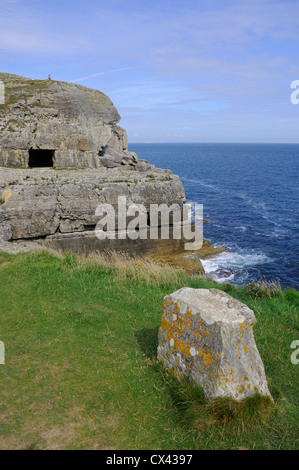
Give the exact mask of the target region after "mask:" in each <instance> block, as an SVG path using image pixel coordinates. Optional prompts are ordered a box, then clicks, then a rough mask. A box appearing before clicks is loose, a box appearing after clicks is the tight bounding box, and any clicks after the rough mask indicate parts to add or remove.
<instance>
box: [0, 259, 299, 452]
mask: <svg viewBox="0 0 299 470" xmlns="http://www.w3.org/2000/svg"><path fill="white" fill-rule="evenodd" d="M146 270H147V267H146V266H144V265H142V264H141V263H139V266H138V265H137V271H136V269H135V274H136V272H137V274H136V275H135V276H133V274H132V273H131V275H126V274H125V273H124V272H123V273H121V274H117V273H114V272H113V270H111V269H110V270H109V269H107V268H105V267H99V266H96V265H95V264H86V263H85V264H84V263H83V264H82V263H78V262H77V261H76V259H75V258H74V257H73V256H69V255H68V256H66V257H64V258H63V259H60V258H57V257H54V256H52V255H49V254H47V253H42V254H33V253H31V254H24V255H18V256H15V257H13V256H10V255H4V254H0V284H1V286H0V312H1V322H0V340H2V341H4V343H5V346H6V364H5V365H2V366H0V376H1V380H0V384H1V385H0V387H1V389H0V448H1V449H5V448H10V449H11V448H18V449H20V448H26V449H31V448H37V449H50V448H51V449H55V448H57V449H80V448H88V449H168V450H169V449H180V450H184V449H235V448H248V449H254V448H258V449H279V448H284V449H293V448H295V447H296V442H295V441H296V437H297V436H296V431H297V428H296V423H297V422H298V408H297V407H296V394H298V372H299V365H293V364H291V361H290V355H291V352H292V350H291V349H290V344H291V342H292V341H293V340H295V339H299V334H298V309H297V310H296V304H295V303H294V301H292V300H291V301H290V300H288V299H287V294H286V293H282V294H280V295H279V296H277V297H274V298H272V299H266V300H258V299H257V300H254V299H252V298H251V297H249V296H247V295H246V293H245V291H244V289H243V290H242V289H236V288H232V287H230V286H227V287H221V288H223V289H225V290H226V291H227V292H228V293H230V294H231V295H233V296H234V297H236V298H239V299H240V300H241V301H243V302H245V303H247V304H248V305H249V306H250V307H251V308H253V310H254V311H255V313H256V316H257V319H258V323H257V325H256V326H255V338H256V342H257V346H258V348H259V351H260V354H261V357H262V359H263V362H264V364H265V368H266V374H267V377H268V381H269V386H270V389H271V392H272V395H273V397H274V399H275V402H276V404H277V411H276V412H275V413H273V414H272V415H271V416H270V418H269V419H268V420H267V421H265V422H258V423H255V424H250V423H244V422H241V423H239V424H230V425H226V426H223V423H222V422H218V421H217V419H214V418H215V416H214V417H213V416H210V417H209V419H204V418H202V422H201V415H200V411H199V418H198V421H199V422H197V425H196V427H195V428H194V426H191V424H190V425H188V421H187V422H186V419H184V415H183V414H184V410H183V409H182V407H181V406H179V405H178V403H179V401H180V398H179V397H178V393H179V392H178V390H179V389H178V390H175V387H176V385H175V384H174V383H173V381H172V380H171V379H170V378H168V377H167V375H165V374H164V373H163V372H162V371H161V369H160V368H159V367H158V366H157V364H156V361H155V351H156V347H157V331H158V328H159V326H160V321H161V315H162V305H163V302H162V300H163V297H164V296H165V295H166V294H167V293H170V292H172V291H174V290H176V289H178V288H180V287H182V286H183V285H188V286H190V287H207V288H208V287H212V286H214V285H213V283H212V282H211V281H206V280H199V279H190V278H187V277H185V276H183V275H176V276H175V275H174V276H171V275H169V278H168V281H165V280H160V281H159V282H158V281H157V282H153V281H152V282H145V280H143V275H142V273H143V272H145V271H146ZM138 271H139V272H140V274H138ZM157 277H158V278H159V276H157ZM297 405H298V403H297ZM190 423H191V422H190Z"/></svg>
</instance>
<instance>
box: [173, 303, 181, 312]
mask: <svg viewBox="0 0 299 470" xmlns="http://www.w3.org/2000/svg"><path fill="white" fill-rule="evenodd" d="M179 310H180V309H179V306H178V303H177V302H176V303H175V304H174V310H173V313H177V312H178V311H179Z"/></svg>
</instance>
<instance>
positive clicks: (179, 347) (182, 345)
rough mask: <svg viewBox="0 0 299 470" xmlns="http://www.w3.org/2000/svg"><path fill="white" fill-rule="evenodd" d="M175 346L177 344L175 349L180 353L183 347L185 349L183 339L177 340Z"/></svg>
mask: <svg viewBox="0 0 299 470" xmlns="http://www.w3.org/2000/svg"><path fill="white" fill-rule="evenodd" d="M176 346H177V350H178V351H179V352H181V353H182V352H183V351H184V349H185V345H184V342H183V341H178V342H177V343H176Z"/></svg>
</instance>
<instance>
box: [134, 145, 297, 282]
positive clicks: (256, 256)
mask: <svg viewBox="0 0 299 470" xmlns="http://www.w3.org/2000/svg"><path fill="white" fill-rule="evenodd" d="M129 150H130V151H133V152H136V153H137V155H138V157H139V158H144V159H145V160H148V161H149V162H150V163H152V164H154V165H155V166H156V167H159V168H167V169H170V170H171V171H172V172H173V173H174V174H176V175H178V176H179V177H180V178H181V180H182V182H183V184H184V187H185V191H186V197H187V202H188V203H190V204H191V206H192V205H194V203H199V204H203V210H204V219H207V220H208V222H207V223H205V224H204V226H203V227H204V238H206V239H207V240H209V241H210V242H211V243H212V244H213V245H214V246H215V247H217V246H225V247H226V251H225V252H223V253H221V254H219V255H218V256H216V257H213V258H210V259H206V260H202V264H203V267H204V269H205V272H206V275H207V276H208V277H210V278H212V279H214V280H215V281H216V282H218V283H223V282H230V283H233V284H238V285H244V284H248V283H250V282H251V281H261V280H265V281H268V282H271V281H279V282H280V284H281V286H282V287H283V288H290V287H295V288H297V289H298V283H299V235H298V234H299V221H298V213H299V210H298V209H299V191H298V190H299V144H268V143H265V144H245V143H242V144H239V143H232V144H229V143H223V144H221V143H217V144H214V143H189V144H186V143H180V144H177V143H171V144H169V143H163V144H161V143H146V144H140V143H138V144H137V143H136V144H134V143H133V144H130V145H129Z"/></svg>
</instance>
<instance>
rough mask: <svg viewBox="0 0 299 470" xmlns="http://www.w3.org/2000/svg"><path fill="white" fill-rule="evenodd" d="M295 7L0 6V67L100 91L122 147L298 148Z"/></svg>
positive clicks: (231, 3)
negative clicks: (115, 118) (114, 113)
mask: <svg viewBox="0 0 299 470" xmlns="http://www.w3.org/2000/svg"><path fill="white" fill-rule="evenodd" d="M298 13H299V0H247V1H244V0H182V1H178V0H151V1H149V0H125V1H124V0H105V1H103V0H83V1H77V0H51V1H47V0H0V24H1V29H0V71H1V72H7V73H14V74H17V75H22V76H25V77H30V78H35V79H45V78H47V77H48V75H49V74H51V77H52V79H55V80H61V81H70V82H74V83H78V84H80V85H84V86H87V87H90V88H96V89H98V90H100V91H102V92H103V93H105V94H107V95H108V96H109V97H110V98H111V100H112V101H113V103H114V105H115V107H116V108H117V110H118V112H119V113H120V115H121V121H120V123H119V125H120V126H121V127H123V128H125V129H126V131H127V134H128V140H129V143H137V142H142V143H143V142H182V143H184V142H286V143H299V104H297V105H296V104H292V102H291V99H290V97H291V93H292V91H293V90H291V88H290V87H291V83H292V82H293V81H294V80H299V15H298Z"/></svg>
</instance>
